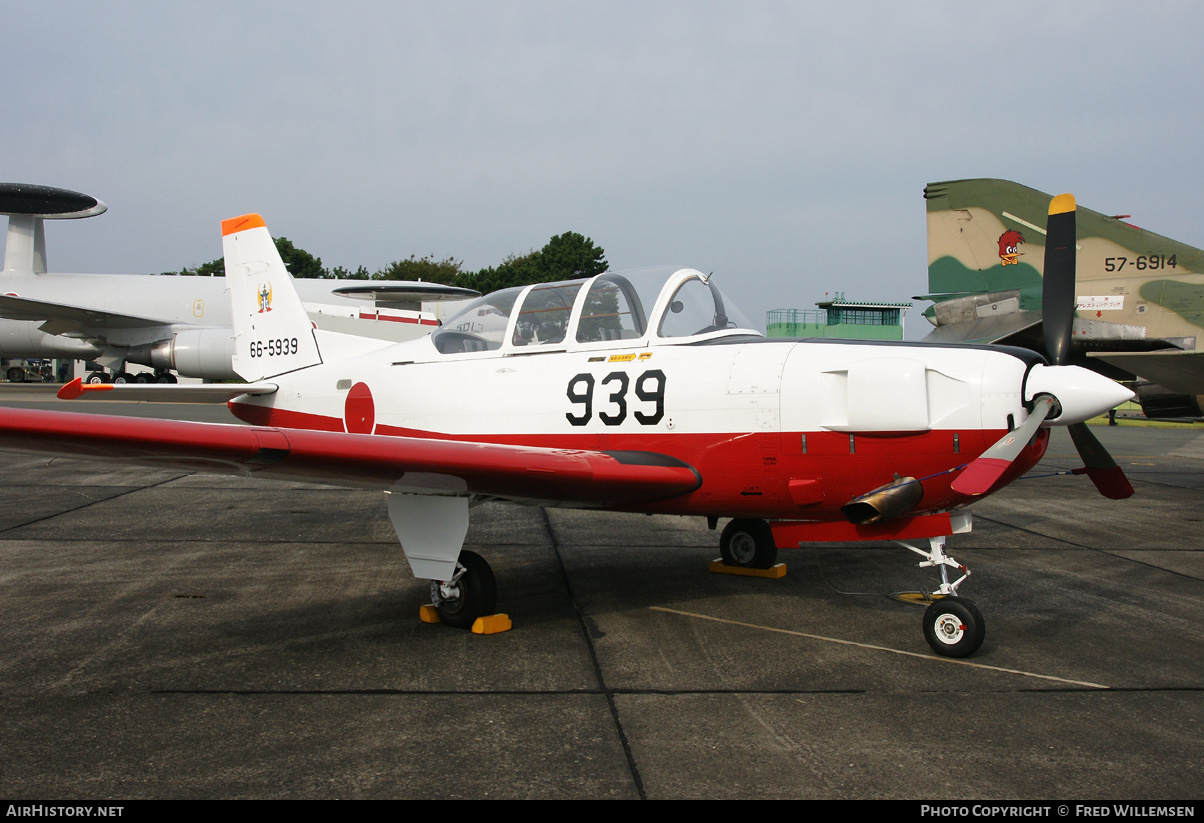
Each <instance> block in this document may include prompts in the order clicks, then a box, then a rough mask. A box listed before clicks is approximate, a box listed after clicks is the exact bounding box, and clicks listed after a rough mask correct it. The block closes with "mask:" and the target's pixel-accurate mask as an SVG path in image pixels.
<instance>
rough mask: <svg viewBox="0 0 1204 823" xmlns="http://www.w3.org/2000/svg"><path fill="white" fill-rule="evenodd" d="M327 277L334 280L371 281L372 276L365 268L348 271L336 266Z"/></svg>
mask: <svg viewBox="0 0 1204 823" xmlns="http://www.w3.org/2000/svg"><path fill="white" fill-rule="evenodd" d="M326 274H327V276H328V277H330V278H331V279H334V280H371V279H372V274H371V273H370V272H369V271H368V270H367V269H366V268H364V267H363V266H360V267H359V268H357V269H356V270H355V271H347V269H345V268H343V267H342V266H335V267H334V268H333V269H330V270H329V271H328V272H327V273H326Z"/></svg>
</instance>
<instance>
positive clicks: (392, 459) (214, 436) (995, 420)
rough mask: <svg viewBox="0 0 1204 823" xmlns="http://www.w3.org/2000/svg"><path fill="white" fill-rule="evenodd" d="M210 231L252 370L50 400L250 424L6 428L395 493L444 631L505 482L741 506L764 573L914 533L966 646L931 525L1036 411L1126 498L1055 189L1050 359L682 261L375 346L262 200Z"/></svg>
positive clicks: (537, 494) (78, 445)
mask: <svg viewBox="0 0 1204 823" xmlns="http://www.w3.org/2000/svg"><path fill="white" fill-rule="evenodd" d="M222 233H223V236H224V247H225V249H224V250H225V260H226V278H227V281H228V283H229V285H230V292H231V300H232V303H233V306H234V312H233V316H234V320H233V322H234V330H235V335H236V338H235V339H236V341H237V351H236V355H235V358H234V367H235V369H236V371H237V372H238V373H239V374H240V375H241V376H242V377H243V378H244V379H246V380H248V381H250V382H249V383H248V384H246V385H237V386H201V387H187V386H164V387H158V386H123V387H114V386H105V385H102V386H82V385H80V384H79V382H78V381H77V382H76V383H74V384H72V385H70V386H68V387H65V388H64V390H63V392H61V393H60V396H78V395H79V394H82V393H85V392H88V393H89V396H94V395H91V394H90V393H91V392H92V391H100V392H111V393H112V394H113V395H115V394H118V393H120V394H121V395H122V396H124V397H127V398H128V397H130V396H131V395H138V396H143V397H148V398H154V397H162V396H163V395H164V394H165V393H166V395H167V396H168V397H171V398H175V399H181V398H183V397H184V396H185V395H189V396H190V397H191V398H193V399H195V398H197V397H202V396H212V395H217V396H219V397H220V398H222V399H227V398H228V399H229V408H230V410H231V411H232V412H233V413H234V414H235V415H236V416H237V417H238V418H240V419H241V420H243V421H245V422H246V423H249V424H251V425H250V426H237V425H220V424H204V423H190V422H181V421H171V420H157V421H152V420H146V419H128V418H121V417H110V416H104V415H87V414H68V413H47V412H26V411H21V410H3V411H0V446H3V447H4V448H15V449H22V450H31V449H32V450H39V451H50V452H56V453H63V454H68V455H70V456H73V457H79V456H87V455H92V456H97V457H122V458H125V459H127V460H128V459H134V460H140V461H144V462H147V463H150V464H153V465H159V466H162V465H171V466H183V467H187V468H190V469H196V470H200V471H210V472H241V473H245V474H253V475H256V476H259V475H263V476H266V477H279V478H294V479H295V478H305V479H309V480H317V481H320V482H324V483H330V484H334V485H344V486H355V487H368V488H375V489H381V490H384V491H385V492H386V493H387V494H388V512H389V517H390V520H391V521H392V523H393V526H394V527H395V529H396V531H397V535H398V537H399V539H400V541H401V546H402V550H403V551H404V552H405V555H406V558H407V559H408V561H409V563H410V566H411V568H412V570H413V572H414V574H415V576H416V577H419V578H429V579H431V580H432V585H431V594H432V600H433V605H434V607H435V611H436V612H437V613H438V615H439V617H440V618H442V620H443V621H444V622H447V623H450V624H453V625H456V626H463V627H468V626H471V625H473V624H474V622H475V621H476V620H477V619H478V618H485V619H486V620H487V619H488V618H489V616H491V615H492V613H493V612H494V610H495V606H496V595H497V587H496V583H495V581H494V578H493V574H492V572H491V570H490V568H489V566H488V564H487V563H486V562H485V561H484V560H483V559H482V558H481V557H480V556H479V555H477V554H475V553H473V552H470V551H464V550H462V546H463V541H464V537H465V534H466V532H467V530H468V522H469V509H470V507H471V505H472V504H473V503H475V502H479V501H483V500H492V499H503V500H510V501H515V502H519V503H526V504H531V505H540V506H569V507H578V508H595V509H605V510H613V511H632V512H648V513H662V514H676V515H697V516H700V517H705V518H707V519H708V521H709V523H710V525H711V527H712V528H714V527H715V526H716V525H717V521H718V519H719V518H732V520H731V522H730V523H728V524H727V526H726V528H725V529H724V530H723V533H722V537H721V541H720V550H721V554H722V557H723V562H724V563H725V564H728V565H730V566H745V567H751V568H768V567H770V566H771V565H773V564H774V562H775V559H776V553H777V548H776V547H777V546H797V545H798V544H799V543H800V542H808V541H848V540H874V541H886V540H896V541H905V540H927V541H928V549H927V550H922V549H920V548H917V547H915V546H911V545H908V544H906V543H904V545H905V546H907V548H909V549H911V550H912V551H915V552H917V553H918V554H920V555H922V556H923V557H924V560H923V562H922V563H921V564H920V565H922V566H935V567H937V568H939V569H940V573H941V579H942V582H941V584H940V588H939V594H941V595H944V596H943V597H941V598H939V599H937V600H935V602H934V603H933V605H932V606H930V607H929V608H928V610H927V611H926V613H925V618H924V629H925V635H926V637H927V640H928V642H929V644H930V645H931V646H932V648H933V649H934V650H935V651H936V652H937V653H939V654H942V655H948V656H965V655H968V654H971V653H973V652H974V651H975V650H976V649H977V648H978V646H979V645H980V644H981V643H982V640H983V636H984V628H983V625H984V624H983V620H982V616H981V614H979V612H978V610H977V608H975V606H974V605H973V603H972V602H971V601H969V600H965V599H963V598H961V597H958V596H957V593H958V587H959V586H960V585H961V583H962V582H963V581H964V580H965V579H966V576H967V575H968V574H969V572H968V571H966V570H965V569H964V567H962V566H960V565H959V564H957V563H956V562H955V561H953V560H952V559H950V558H949V557H948V556H947V555H946V554H945V552H944V546H945V539H946V538H947V537H948V536H949V535H952V534H954V533H960V532H965V531H969V529H970V525H971V517H970V515H969V513H967V512H965V511H964V509H965V507H966V506H967V505H968V504H970V503H972V502H974V501H975V500H977V499H978V498H980V497H981V496H982V495H984V494H987V493H989V492H992V491H995V490H998V489H1000V488H1002V487H1003V486H1005V485H1006V484H1007V483H1009V482H1010V481H1012V480H1013V479H1015V478H1017V477H1019V476H1020V475H1021V474H1023V473H1024V472H1026V471H1027V470H1029V469H1030V468H1031V467H1032V466H1034V465H1035V464H1036V463H1037V461H1038V460H1040V458H1041V456H1042V455H1043V454H1044V452H1045V448H1046V445H1047V443H1048V429H1047V428H1046V427H1047V426H1048V425H1068V426H1071V430H1072V433H1073V435H1074V437H1075V440H1076V443H1078V445H1079V449H1080V452H1081V453H1082V454H1083V456H1084V460H1085V461H1086V463H1087V467H1086V468H1085V469H1084V471H1086V473H1088V474H1089V475H1090V476H1091V477H1092V479H1093V480H1094V481H1095V482H1096V485H1097V486H1098V487H1099V488H1100V490H1101V491H1103V492H1104V493H1105V494H1106V495H1108V496H1112V497H1126V496H1128V495H1129V494H1131V493H1132V489H1131V488H1130V487H1129V484H1128V482H1127V480H1125V478H1124V475H1123V474H1122V473H1121V471H1120V469H1119V468H1117V467H1116V465H1115V463H1113V462H1112V460H1111V459H1110V458H1109V457H1108V455H1107V454H1106V452H1104V450H1103V449H1102V447H1100V445H1099V443H1098V442H1097V441H1096V440H1095V439H1094V437H1093V436H1092V435H1091V434H1090V433H1089V432H1088V431H1087V427H1086V426H1085V425H1084V424H1083V422H1082V421H1085V420H1086V419H1088V418H1090V417H1093V416H1095V415H1098V414H1101V413H1103V412H1105V411H1107V410H1108V409H1110V408H1112V407H1114V406H1116V405H1117V404H1118V403H1121V402H1123V401H1124V400H1126V399H1129V398H1130V397H1131V393H1130V392H1128V391H1127V390H1125V389H1123V388H1121V387H1119V386H1118V385H1116V384H1115V383H1114V382H1112V381H1110V380H1107V379H1105V378H1103V377H1101V376H1099V375H1097V374H1095V373H1093V372H1091V371H1088V370H1086V369H1082V368H1078V367H1074V366H1066V365H1060V363H1062V362H1064V359H1063V360H1059V359H1058V358H1059V357H1061V358H1064V357H1065V355H1064V354H1057V352H1059V351H1068V349H1069V347H1068V346H1066V347H1064V348H1059V345H1058V342H1059V340H1060V339H1061V338H1062V337H1065V336H1067V335H1068V334H1069V329H1070V317H1071V316H1072V314H1073V300H1074V288H1073V270H1074V257H1073V255H1074V200H1073V198H1072V197H1070V196H1069V195H1063V196H1062V197H1060V198H1058V199H1056V200H1055V203H1054V205H1053V206H1051V218H1050V230H1049V248H1050V250H1051V251H1050V252H1049V253H1050V254H1051V258H1050V261H1049V262H1047V264H1046V269H1045V271H1046V278H1045V279H1046V282H1047V284H1051V285H1050V288H1052V289H1055V290H1056V289H1059V288H1060V289H1061V290H1062V292H1065V293H1067V294H1069V295H1070V297H1069V300H1066V299H1063V298H1064V295H1062V294H1060V293H1055V294H1051V295H1049V296H1047V297H1046V299H1045V301H1044V303H1045V306H1046V311H1047V322H1046V330H1047V334H1050V335H1052V337H1051V343H1050V346H1049V350H1050V351H1051V352H1055V354H1054V355H1053V357H1054V360H1055V364H1054V365H1049V364H1047V362H1046V361H1045V360H1044V359H1042V358H1041V357H1040V356H1039V355H1037V354H1034V353H1033V352H1030V351H1027V350H1020V349H1003V348H997V347H986V346H949V347H937V346H930V345H922V344H907V343H863V342H853V341H839V342H837V341H813V340H812V341H808V340H802V341H799V340H776V339H774V340H771V339H765V338H764V337H762V336H761V335H760V334H759V333H758V332H756V331H754V330H752V329H751V327H750V324H749V323H747V321H745V320H744V319H743V317H741V315H740V314H739V312H738V310H737V309H735V308H734V307H733V306H732V305H731V303H730V302H729V301H728V299H727V298H726V296H725V295H724V294H723V293H722V292H721V291H720V290H719V288H718V286H717V285H716V283H715V282H714V279H713V278H712V277H711V276H710V275H705V274H702V273H701V272H699V271H695V270H693V269H678V270H666V271H662V272H659V273H656V272H651V271H647V272H638V273H629V274H617V273H606V274H601V275H598V276H596V277H593V278H589V279H584V280H574V281H566V282H560V283H545V284H541V285H535V286H528V287H521V288H513V289H506V290H504V291H499V292H495V293H494V294H490V295H487V296H485V297H482V298H480V299H478V300H477V301H475V302H473V303H471V304H469V305H468V307H467V308H466V309H465V310H464V311H463V312H462V313H461V314H460V315H459V316H457V317H456V318H453V319H452V320H450V321H449V322H448V323H447V324H446V325H445V326H443V327H442V328H440V329H439V330H437V331H436V332H434V333H433V334H431V335H430V336H429V337H426V338H423V339H419V340H412V341H408V342H405V343H400V344H395V345H389V346H384V347H381V346H380V344H379V341H371V340H365V339H362V338H356V337H347V336H343V335H339V334H336V333H332V332H326V331H323V330H319V329H314V328H313V325H312V324H311V323H310V321H309V319H308V318H307V317H306V315H305V311H304V308H303V306H302V304H301V301H300V300H299V299H298V297H297V295H296V292H295V290H294V289H293V288H292V285H291V282H290V278H289V275H288V272H287V271H286V270H285V269H284V266H283V265H282V263H281V262H280V258H279V255H278V254H277V252H276V248H275V246H274V245H273V243H272V238H271V236H270V235H269V233H268V230H267V228H266V226H265V225H264V222H263V220H262V219H261V218H260V217H259V216H258V215H253V214H252V215H245V216H243V217H238V218H235V219H232V220H227V221H225V222H224V223H223V224H222ZM1059 255H1060V256H1059ZM1051 271H1053V272H1055V273H1058V274H1055V276H1054V277H1050V272H1051ZM1067 277H1068V278H1069V280H1070V282H1069V286H1067V285H1066V283H1065V282H1064V281H1065V280H1066V279H1067ZM1056 311H1061V312H1062V315H1060V316H1057V317H1055V316H1053V315H1052V314H1050V313H1051V312H1056ZM430 386H438V387H442V388H441V389H440V390H438V391H434V392H432V391H430V390H429V387H430ZM419 387H423V389H422V390H419ZM99 396H104V395H103V394H101V395H99ZM950 569H954V570H957V571H960V572H961V573H962V574H961V577H960V578H958V579H957V580H955V581H950V573H949V570H950ZM478 629H480V624H478Z"/></svg>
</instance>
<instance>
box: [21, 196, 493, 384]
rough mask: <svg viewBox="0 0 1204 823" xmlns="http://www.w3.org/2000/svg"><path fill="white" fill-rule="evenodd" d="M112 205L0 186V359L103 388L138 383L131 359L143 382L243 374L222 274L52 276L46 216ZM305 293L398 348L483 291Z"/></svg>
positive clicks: (333, 289) (366, 285)
mask: <svg viewBox="0 0 1204 823" xmlns="http://www.w3.org/2000/svg"><path fill="white" fill-rule="evenodd" d="M106 209H107V207H106V206H105V204H104V203H101V202H100V201H99V200H97V199H96V198H94V197H89V196H88V195H85V194H80V193H78V192H72V191H67V190H65V189H55V188H50V187H48V186H30V185H25V184H18V183H2V184H0V214H7V215H8V237H7V243H6V247H5V255H4V271H3V272H2V273H0V357H4V358H14V359H32V358H71V359H76V360H95V361H97V362H98V363H100V364H101V365H102V366H103V367H104V368H106V369H109V370H110V371H111V374H106V373H105V372H102V371H98V372H93V373H91V375H90V377H89V379H90V380H93V381H95V382H105V381H106V380H108V379H115V380H116V381H117V382H119V383H124V382H132V381H133V380H135V376H134V375H132V374H130V373H129V371H128V370H127V364H130V363H137V364H140V365H143V366H148V367H151V368H153V369H154V372H153V373H145V372H144V373H142V374H140V375H138V376H137V379H138V380H139V381H152V380H155V379H157V380H158V381H159V382H175V377H174V376H173V375H172V372H177V373H179V374H181V375H185V376H187V377H202V378H205V379H208V380H228V379H232V378H235V377H236V376H237V375H236V374H235V373H234V370H233V369H232V368H231V366H230V358H231V356H232V355H233V353H234V338H233V335H232V332H231V330H230V301H229V298H228V297H227V296H226V293H225V290H226V284H225V281H224V279H222V278H217V277H170V276H150V275H125V274H59V273H51V272H48V271H47V266H46V239H45V234H44V230H43V221H45V220H50V219H71V218H82V217H92V216H94V215H97V214H101V213H103V212H104V211H105V210H106ZM297 290H298V291H299V292H300V294H301V295H302V300H303V301H304V303H305V308H306V311H307V313H308V314H309V317H310V319H311V320H313V321H314V322H315V323H317V324H318V326H319V327H320V328H326V329H332V330H336V331H342V332H345V333H348V334H356V335H361V336H365V337H374V338H380V339H383V340H388V341H392V342H396V341H400V340H408V339H412V338H414V337H418V336H420V335H423V334H427V333H429V332H430V331H431V330H432V329H433V328H435V327H436V326H437V319H436V313H435V308H436V303H437V302H439V301H458V300H464V299H465V298H469V297H476V296H478V294H479V293H478V292H475V291H473V290H471V289H462V288H456V287H454V286H443V285H440V284H437V283H415V282H400V281H389V282H385V281H364V280H298V281H297ZM269 298H270V296H269ZM424 306H425V308H424ZM24 375H25V372H24V369H22V368H20V367H17V366H13V367H11V368H10V369H8V373H7V376H8V378H9V379H10V380H12V381H14V382H20V381H21V380H22V379H24Z"/></svg>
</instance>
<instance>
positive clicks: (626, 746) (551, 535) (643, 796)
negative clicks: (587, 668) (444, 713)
mask: <svg viewBox="0 0 1204 823" xmlns="http://www.w3.org/2000/svg"><path fill="white" fill-rule="evenodd" d="M539 512H540V514H541V515H543V524H544V528H545V529H547V530H548V539H549V540H551V541H552V551H553V552H555V554H556V563H557V565H558V566H559V567H560V577H561V579H562V580H563V581H564V589H565V591H566V592H568V595H569V602H570V603H572V604H573V613H574V614H576V615H577V622H578V623H579V624H580V626H581V636H582V637H584V638H585V645H586V648H587V649H589V660H590V663H591V665H593V667H594V677H595V678H596V679H597V681H598V688H599V689H600V690H601V692H602V694H603V695H604V696H605V697H606V705H607V706H609V707H610V716H611V719H612V720H613V721H614V724H615V731H616V732H617V733H618V735H619V743H620V744H621V745H622V746H623V755H624V756H625V757H626V758H627V769H628V771H629V772H630V773H631V779H632V782H633V783H634V784H635V790H636V793H637V794H638V795H639V798H640V800H647V799H648V794H647V793H646V792H645V791H644V779H643V778H642V777H641V776H640V769H639V766H638V765H636V762H635V755H633V754H632V752H631V741H629V740H628V739H627V732H626V731H625V730H624V728H623V721H622V719H621V718H620V717H619V707H618V706H617V705H615V692H614V691H612V690H611V689H610V688H609V687H608V686H607V685H606V677H605V676H604V675H603V674H602V664H601V663H600V662H599V661H598V650H597V649H596V648H595V647H594V638H593V636H592V635H591V634H590V630H589V625H588V624H587V623H586V620H585V615H584V614H582V612H581V606H580V605H579V604H578V603H577V595H576V594H574V592H573V584H572V581H570V580H569V572H568V569H566V568H565V565H564V555H563V554H562V553H561V551H560V541H558V540H557V539H556V530H555V529H553V528H552V520H551V518H549V517H548V510H547V509H544V508H541V509H540V510H539Z"/></svg>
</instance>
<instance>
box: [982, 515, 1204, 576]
mask: <svg viewBox="0 0 1204 823" xmlns="http://www.w3.org/2000/svg"><path fill="white" fill-rule="evenodd" d="M974 519H976V520H985V521H986V522H988V523H994V524H995V525H997V526H1002V527H1003V528H1005V529H1015V530H1016V531H1018V532H1023V533H1025V534H1031V535H1033V536H1034V537H1043V538H1045V539H1046V540H1056V541H1057V542H1059V543H1065V544H1066V545H1067V546H1071V547H1073V548H1076V549H1083V550H1084V551H1089V552H1098V553H1099V554H1106V555H1107V556H1108V557H1115V558H1116V559H1117V560H1124V561H1126V562H1129V563H1136V564H1137V565H1138V566H1144V567H1145V568H1147V569H1155V570H1157V571H1160V572H1165V573H1166V574H1169V575H1173V576H1175V577H1182V578H1183V579H1184V580H1200V579H1201V578H1199V577H1197V576H1195V575H1192V574H1188V573H1187V572H1181V571H1177V570H1175V569H1168V568H1166V567H1165V566H1159V565H1158V564H1157V563H1149V562H1147V561H1145V560H1138V559H1137V558H1136V557H1130V556H1129V555H1127V554H1122V553H1121V552H1118V551H1116V550H1114V549H1101V548H1099V547H1098V546H1088V545H1087V544H1086V543H1076V542H1074V541H1073V540H1067V539H1066V538H1065V537H1057V536H1056V535H1052V534H1045V533H1044V532H1039V531H1036V530H1035V529H1030V528H1027V527H1025V526H1016V525H1013V524H1011V523H1008V522H1006V521H1003V520H999V519H996V518H992V517H984V516H983V515H980V514H976V515H974ZM1144 551H1151V550H1150V549H1145V550H1144ZM1154 551H1156V550H1154ZM1173 551H1195V549H1175V550H1173Z"/></svg>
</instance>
